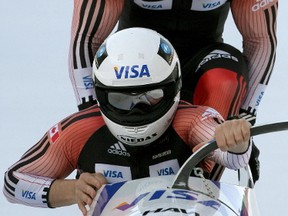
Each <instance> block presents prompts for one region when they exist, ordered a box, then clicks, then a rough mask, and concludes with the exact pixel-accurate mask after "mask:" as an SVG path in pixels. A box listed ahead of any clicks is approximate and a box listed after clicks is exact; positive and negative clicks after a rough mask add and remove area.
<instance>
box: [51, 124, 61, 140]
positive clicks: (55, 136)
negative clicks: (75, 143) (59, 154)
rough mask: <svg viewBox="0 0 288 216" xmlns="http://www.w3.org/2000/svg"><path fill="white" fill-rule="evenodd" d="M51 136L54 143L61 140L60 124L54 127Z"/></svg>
mask: <svg viewBox="0 0 288 216" xmlns="http://www.w3.org/2000/svg"><path fill="white" fill-rule="evenodd" d="M49 136H50V139H51V140H52V142H53V143H54V142H55V141H56V140H57V139H58V138H59V126H58V124H56V125H54V126H53V127H52V128H51V129H50V130H49Z"/></svg>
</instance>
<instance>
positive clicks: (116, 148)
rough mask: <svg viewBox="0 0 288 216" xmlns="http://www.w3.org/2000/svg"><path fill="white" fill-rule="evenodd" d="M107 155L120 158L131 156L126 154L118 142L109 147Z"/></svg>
mask: <svg viewBox="0 0 288 216" xmlns="http://www.w3.org/2000/svg"><path fill="white" fill-rule="evenodd" d="M108 153H109V154H115V155H121V156H125V157H130V156H131V155H130V153H129V152H127V150H126V148H125V147H124V145H123V144H122V143H120V142H118V143H115V144H113V145H111V146H110V147H109V149H108Z"/></svg>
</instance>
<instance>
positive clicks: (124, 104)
mask: <svg viewBox="0 0 288 216" xmlns="http://www.w3.org/2000/svg"><path fill="white" fill-rule="evenodd" d="M107 96H108V102H109V104H110V105H112V106H113V107H115V108H117V109H121V110H126V111H129V110H132V109H133V108H135V107H143V106H144V107H152V106H154V105H157V104H158V103H159V102H160V101H161V100H162V99H163V97H164V91H163V89H153V90H149V91H145V92H132V93H131V92H108V94H107Z"/></svg>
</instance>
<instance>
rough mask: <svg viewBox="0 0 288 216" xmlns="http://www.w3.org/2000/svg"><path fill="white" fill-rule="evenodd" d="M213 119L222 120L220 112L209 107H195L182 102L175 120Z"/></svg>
mask: <svg viewBox="0 0 288 216" xmlns="http://www.w3.org/2000/svg"><path fill="white" fill-rule="evenodd" d="M208 116H210V117H213V118H219V119H222V117H221V115H220V114H219V112H217V111H216V110H215V109H213V108H211V107H208V106H201V105H193V104H191V103H189V102H186V101H180V103H179V105H178V109H177V112H176V116H175V118H177V119H186V120H189V119H190V120H196V119H201V118H205V117H208Z"/></svg>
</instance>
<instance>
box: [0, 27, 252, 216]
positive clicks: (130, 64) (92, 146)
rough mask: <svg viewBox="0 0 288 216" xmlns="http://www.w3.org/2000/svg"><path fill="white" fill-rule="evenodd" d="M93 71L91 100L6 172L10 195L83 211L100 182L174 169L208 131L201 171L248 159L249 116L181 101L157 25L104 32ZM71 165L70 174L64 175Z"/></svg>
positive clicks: (176, 71) (172, 56) (174, 60)
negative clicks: (212, 147)
mask: <svg viewBox="0 0 288 216" xmlns="http://www.w3.org/2000/svg"><path fill="white" fill-rule="evenodd" d="M93 76H94V82H95V89H96V94H97V99H98V105H94V106H92V107H90V108H88V109H85V110H83V111H79V112H77V113H74V114H72V115H70V116H68V117H67V118H65V119H63V120H62V121H60V122H59V123H57V124H56V125H54V126H53V127H51V128H50V129H49V130H48V131H47V133H45V134H44V136H43V138H42V139H41V140H39V142H38V143H36V144H35V145H34V146H33V147H32V148H30V149H29V150H28V151H27V152H26V153H24V154H23V156H22V157H21V158H20V159H19V161H17V162H16V163H15V164H14V165H12V166H11V167H10V168H9V169H8V170H7V172H6V173H5V185H4V195H5V196H6V198H7V199H8V200H9V201H10V202H12V203H19V204H24V205H29V206H34V207H60V206H66V205H72V204H78V206H79V208H80V210H81V211H82V213H83V215H85V214H86V213H87V210H86V208H85V206H86V205H91V203H92V200H93V198H94V197H95V196H96V193H97V189H99V188H100V187H101V185H102V184H106V183H114V182H119V181H127V180H132V179H138V178H143V177H149V176H158V175H162V172H161V170H169V173H165V174H169V175H173V174H176V172H177V171H178V170H179V168H180V167H181V165H182V164H183V163H184V162H185V160H186V159H187V158H188V157H189V156H190V155H191V154H192V152H193V149H194V150H195V148H198V147H199V145H201V144H202V143H205V142H207V141H209V140H211V139H216V141H217V143H218V146H219V149H218V150H216V151H214V152H213V153H212V154H211V156H210V157H209V158H207V159H206V160H205V161H204V163H203V164H202V168H203V169H204V171H205V173H206V174H207V175H209V172H210V171H211V169H212V168H213V165H214V164H215V163H219V164H221V165H223V166H225V167H229V168H231V169H238V168H240V167H243V166H246V165H247V164H248V161H249V156H250V153H251V149H252V147H251V146H252V145H250V123H249V122H247V121H246V120H243V119H241V120H231V121H226V122H224V120H223V118H222V117H221V115H220V114H219V113H218V112H217V111H216V110H214V109H212V108H210V107H207V106H195V105H191V104H189V103H187V102H184V101H180V89H181V80H182V79H181V69H180V63H179V59H178V56H177V53H176V51H175V50H174V48H173V47H172V45H171V44H170V43H169V41H168V40H167V39H165V38H164V37H163V36H161V35H160V34H158V33H157V32H155V31H152V30H149V29H145V28H130V29H126V30H122V31H119V32H117V33H115V34H113V35H112V36H110V37H109V38H108V39H107V40H106V41H105V42H104V43H103V44H102V46H101V47H100V49H99V50H98V52H97V53H96V56H95V58H94V75H93ZM23 124H24V122H23ZM74 170H77V177H76V179H67V178H66V177H67V176H68V175H69V174H71V173H72V172H73V171H74Z"/></svg>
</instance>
